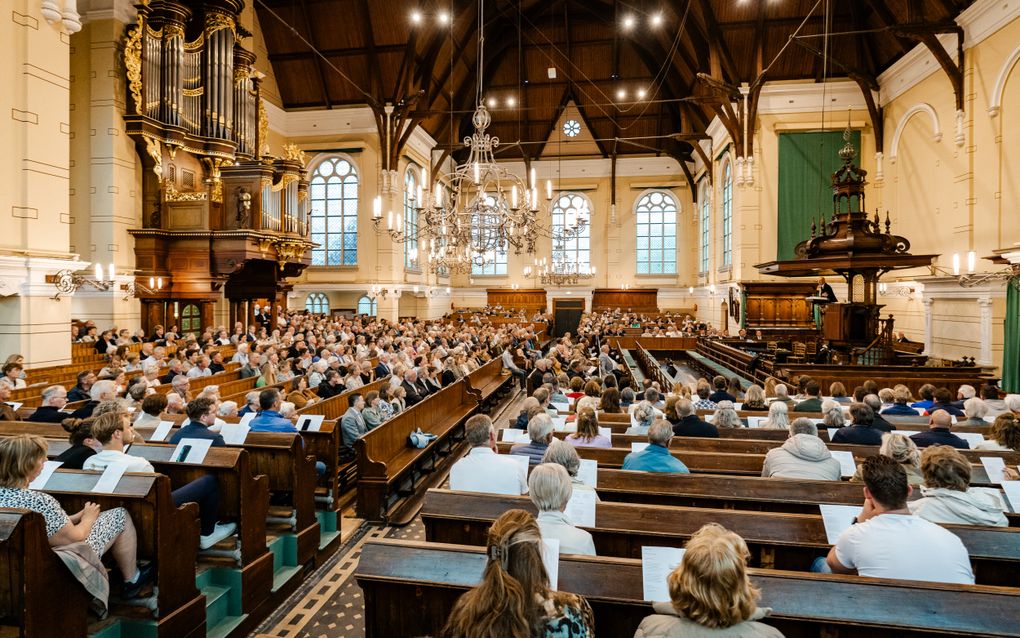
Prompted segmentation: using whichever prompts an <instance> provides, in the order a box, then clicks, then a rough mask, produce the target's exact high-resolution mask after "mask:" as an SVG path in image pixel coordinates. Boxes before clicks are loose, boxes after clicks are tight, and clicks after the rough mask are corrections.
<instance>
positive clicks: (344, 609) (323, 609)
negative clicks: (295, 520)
mask: <svg viewBox="0 0 1020 638" xmlns="http://www.w3.org/2000/svg"><path fill="white" fill-rule="evenodd" d="M524 398H525V396H524V394H523V393H520V392H518V393H517V394H516V395H515V396H514V398H513V399H511V400H510V401H509V402H508V403H507V404H506V405H505V406H504V407H503V408H502V409H501V410H498V411H497V412H496V414H495V415H494V421H495V424H496V428H497V429H498V428H499V427H500V426H501V425H500V424H502V425H503V427H505V425H506V420H507V419H508V418H510V415H514V416H516V415H517V413H518V412H519V411H520V405H521V404H522V403H523V402H524ZM353 517H354V511H353V509H352V510H345V511H344V512H343V518H344V520H351V519H353ZM380 538H392V539H398V540H411V541H424V540H425V528H424V526H423V525H422V522H421V516H420V515H418V516H415V517H414V519H413V520H412V521H411V522H410V523H409V524H407V525H405V526H404V527H391V526H389V525H381V524H377V523H369V522H367V521H366V522H362V523H361V525H360V528H359V529H358V531H357V532H355V533H354V535H353V536H352V537H351V539H350V540H349V541H347V543H345V544H344V546H343V547H341V548H340V550H339V551H337V553H336V554H335V555H334V556H333V557H332V558H330V559H329V560H328V561H327V562H326V563H325V564H324V565H323V566H322V567H320V568H319V569H318V570H316V572H315V573H314V574H312V575H311V576H309V577H308V579H307V580H306V581H305V584H304V585H302V586H301V587H300V588H299V589H298V590H297V591H296V592H294V594H293V595H291V597H290V598H288V599H287V600H286V601H284V603H283V604H282V605H280V607H279V608H278V609H277V610H276V611H275V612H274V613H273V614H271V615H270V616H269V618H267V619H266V620H265V622H263V623H262V625H260V626H259V628H258V629H257V630H256V631H255V632H254V633H253V634H252V636H255V637H257V638H263V637H266V638H268V637H270V636H271V637H272V638H362V637H363V636H364V635H365V621H364V612H365V605H364V601H363V600H362V598H361V588H360V587H358V584H357V582H356V581H355V579H354V570H355V569H357V567H358V559H359V558H360V557H361V548H362V547H363V546H364V544H365V542H366V541H370V540H377V539H380Z"/></svg>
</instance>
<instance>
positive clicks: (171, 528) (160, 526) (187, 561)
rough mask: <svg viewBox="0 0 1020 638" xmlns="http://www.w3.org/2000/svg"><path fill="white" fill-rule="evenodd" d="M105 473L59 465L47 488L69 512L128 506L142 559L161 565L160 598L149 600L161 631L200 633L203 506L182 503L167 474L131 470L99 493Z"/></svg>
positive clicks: (165, 634)
mask: <svg viewBox="0 0 1020 638" xmlns="http://www.w3.org/2000/svg"><path fill="white" fill-rule="evenodd" d="M100 476H101V474H100V473H99V472H82V471H79V470H63V469H58V470H57V471H56V472H54V473H53V475H52V476H51V477H50V479H49V481H48V482H47V483H46V487H45V488H44V490H43V491H45V492H46V493H47V494H50V495H52V496H53V497H54V498H56V499H57V500H58V501H59V502H60V505H61V506H62V507H63V508H64V511H66V512H78V511H81V509H82V507H84V505H85V503H86V502H88V501H91V502H94V503H97V504H98V505H99V507H100V508H101V509H103V510H107V509H112V508H115V507H123V508H125V509H126V510H127V511H128V513H129V514H130V515H131V520H132V521H133V522H134V525H135V529H136V531H137V533H138V557H139V558H140V559H142V560H150V561H153V562H154V563H155V580H154V581H153V584H154V586H155V589H154V592H155V596H154V598H153V599H151V600H150V601H149V602H150V603H154V605H153V606H152V607H151V608H152V609H153V611H154V614H155V615H156V616H157V618H158V620H157V631H158V635H159V636H161V637H166V638H171V637H172V638H178V637H181V636H188V635H190V634H191V633H192V632H196V631H198V630H199V629H200V628H201V627H203V626H204V624H205V596H203V595H202V594H201V593H200V592H199V590H198V588H197V587H196V585H195V562H196V560H197V552H198V533H199V529H198V528H199V525H198V505H196V504H194V503H187V504H185V505H182V506H181V507H176V506H175V505H174V503H173V499H172V497H171V496H170V479H169V478H167V477H166V476H162V475H159V474H125V475H124V476H123V477H122V478H121V480H120V482H119V483H118V484H117V488H116V490H115V491H114V493H112V494H96V493H94V492H92V491H91V490H92V488H93V487H94V486H95V484H96V482H97V481H98V480H99V477H100ZM47 593H48V594H49V595H50V596H53V595H57V594H58V593H59V592H56V591H51V592H47ZM53 601H54V599H53V598H50V602H51V603H53ZM139 602H144V601H139Z"/></svg>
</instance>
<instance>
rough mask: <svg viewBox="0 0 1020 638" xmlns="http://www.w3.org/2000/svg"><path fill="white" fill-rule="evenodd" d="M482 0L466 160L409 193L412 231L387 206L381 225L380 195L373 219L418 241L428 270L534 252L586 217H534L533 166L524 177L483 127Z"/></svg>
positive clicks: (399, 237)
mask: <svg viewBox="0 0 1020 638" xmlns="http://www.w3.org/2000/svg"><path fill="white" fill-rule="evenodd" d="M483 24H484V0H479V7H478V69H479V76H478V78H477V85H476V86H477V95H476V99H477V104H478V106H477V107H476V108H475V112H474V114H473V115H472V117H471V123H472V125H473V126H474V133H473V134H472V135H470V136H467V137H465V138H464V146H466V147H467V148H468V149H469V154H468V157H467V160H466V161H465V162H464V163H462V164H459V165H458V166H457V167H456V169H455V170H454V171H453V172H451V173H447V174H442V175H439V176H437V179H436V180H435V186H434V187H433V186H432V182H430V180H429V179H428V176H427V175H426V176H424V177H423V179H422V182H423V183H424V184H425V188H424V189H423V188H422V187H421V186H419V187H418V190H417V192H416V193H414V194H412V196H411V200H412V205H413V207H414V208H415V210H416V211H417V214H418V224H417V230H416V232H414V233H410V232H408V231H407V229H405V228H404V226H403V224H402V223H401V216H400V214H399V213H398V214H397V216H396V225H394V224H393V221H394V217H393V213H392V212H391V213H389V214H388V215H387V219H386V227H385V229H384V228H383V216H382V206H381V200H379V199H378V198H377V200H376V205H375V207H374V210H373V217H372V221H373V223H374V225H375V228H376V231H377V232H380V233H381V232H386V233H387V234H388V235H389V236H390V238H391V239H392V240H393V241H394V242H397V243H408V242H416V243H417V246H418V248H417V251H416V252H415V254H414V255H412V256H411V257H412V259H413V260H416V259H417V258H418V257H420V256H423V257H424V258H425V261H426V265H427V269H428V270H429V271H430V272H432V273H437V274H438V273H444V274H445V273H468V272H471V270H472V268H473V267H481V266H485V265H486V264H489V263H492V262H493V261H494V260H495V257H496V254H497V253H508V252H510V251H511V250H512V251H513V253H514V254H515V255H520V254H522V253H528V254H533V253H534V252H535V249H536V244H537V242H538V239H539V238H540V237H545V238H552V239H553V241H556V242H561V241H563V240H566V239H570V238H573V237H577V236H579V235H580V234H581V233H582V232H583V231H584V227H585V226H586V225H587V223H588V220H587V219H586V218H585V217H584V216H582V215H578V216H577V218H576V219H572V220H571V223H570V224H568V225H564V226H563V227H560V228H552V227H551V226H549V225H546V224H543V223H542V222H540V221H539V215H540V212H541V206H540V202H539V195H538V187H537V184H536V175H535V169H534V168H532V169H531V172H530V178H531V179H530V183H528V182H525V181H524V179H522V178H521V177H520V176H518V175H516V174H514V173H512V172H510V171H509V170H507V169H506V167H505V166H503V165H500V164H498V163H497V162H496V158H495V149H496V148H497V147H498V146H499V138H498V137H495V136H492V135H489V134H488V133H487V132H486V130H487V129H488V128H489V125H490V124H491V123H492V117H491V116H490V115H489V111H488V109H486V108H485V105H484V104H483V103H482V93H481V90H482V77H481V70H482V69H483V68H484V64H483V62H482V60H483V58H484V56H483V52H484V44H485V37H484V34H483V31H482V25H483ZM545 194H546V198H547V199H552V182H551V181H547V183H546V193H545Z"/></svg>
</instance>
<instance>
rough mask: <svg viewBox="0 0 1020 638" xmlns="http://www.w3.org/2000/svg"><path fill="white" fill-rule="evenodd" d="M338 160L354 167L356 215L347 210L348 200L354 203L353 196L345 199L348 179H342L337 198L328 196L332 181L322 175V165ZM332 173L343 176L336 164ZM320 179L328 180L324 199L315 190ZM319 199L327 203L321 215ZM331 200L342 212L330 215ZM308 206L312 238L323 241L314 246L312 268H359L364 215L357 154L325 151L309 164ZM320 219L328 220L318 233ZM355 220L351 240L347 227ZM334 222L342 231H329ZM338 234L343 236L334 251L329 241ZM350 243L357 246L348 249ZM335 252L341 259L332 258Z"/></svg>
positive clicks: (352, 171) (324, 185)
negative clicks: (359, 245)
mask: <svg viewBox="0 0 1020 638" xmlns="http://www.w3.org/2000/svg"><path fill="white" fill-rule="evenodd" d="M334 160H336V161H344V162H347V164H348V165H350V167H351V172H350V173H349V175H352V176H353V177H354V193H355V195H354V198H353V202H354V204H353V209H354V212H353V214H349V213H347V212H346V211H347V208H349V206H345V202H350V201H352V200H351V199H350V198H345V197H344V195H343V190H344V189H343V187H344V185H345V184H347V183H348V182H347V179H342V180H341V181H340V184H339V186H338V188H339V190H340V194H339V196H338V197H337V198H330V197H329V196H328V195H329V190H330V189H329V188H328V185H329V180H328V178H326V177H325V176H320V175H319V174H318V173H319V170H320V168H321V167H322V166H323V165H325V164H326V163H328V162H331V161H334ZM332 174H333V175H336V176H337V177H339V175H338V174H337V173H336V172H335V165H334V168H333V171H332ZM317 178H321V179H323V180H324V181H323V184H322V185H323V187H324V188H325V191H324V197H323V198H322V199H317V198H316V197H315V191H316V188H315V187H316V186H317V184H316V183H315V180H316V179H317ZM319 201H321V202H323V212H322V213H321V214H318V215H317V214H316V211H315V209H316V202H319ZM329 202H335V203H334V204H333V206H337V207H338V208H339V214H336V215H330V214H328V213H327V212H326V210H327V209H329V208H332V206H330V204H329ZM308 207H309V211H308V220H309V227H310V228H309V237H310V238H311V239H312V241H314V242H316V243H318V244H320V246H319V247H318V248H313V249H312V253H311V254H312V263H311V267H313V268H347V269H354V268H357V267H358V243H359V239H360V237H359V235H360V232H359V231H360V221H361V214H360V213H361V169H360V167H359V166H358V163H357V162H356V161H354V158H353V157H351V156H350V155H347V154H346V153H325V154H322V155H320V156H318V157H316V158H315V161H314V162H312V163H311V164H310V165H309V167H308ZM317 219H323V220H324V222H323V228H324V230H323V231H322V232H321V233H317V232H315V228H316V223H315V222H316V220H317ZM352 220H353V222H354V232H353V240H351V241H348V239H347V238H348V236H350V235H351V233H349V232H348V231H346V230H344V229H345V228H346V226H347V224H348V223H349V222H350V221H352ZM331 222H335V223H336V224H338V225H339V230H338V231H336V232H331V231H329V230H328V229H329V227H330V226H331V225H332V224H331ZM317 236H318V237H319V238H318V239H317V238H316V237H317ZM334 237H338V238H339V248H338V249H333V250H331V249H330V248H329V243H330V239H331V238H334ZM348 243H351V244H353V246H352V247H350V248H348V247H347V244H348ZM348 253H353V259H352V260H348V257H347V255H348ZM333 254H338V255H339V258H338V259H337V260H335V261H330V256H331V255H333ZM320 260H321V261H320Z"/></svg>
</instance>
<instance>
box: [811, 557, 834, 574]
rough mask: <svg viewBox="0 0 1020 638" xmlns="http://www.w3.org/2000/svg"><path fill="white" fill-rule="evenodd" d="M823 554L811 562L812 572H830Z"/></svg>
mask: <svg viewBox="0 0 1020 638" xmlns="http://www.w3.org/2000/svg"><path fill="white" fill-rule="evenodd" d="M825 558H826V557H825V556H819V557H818V558H816V559H815V560H814V562H813V563H811V572H812V573H814V574H831V573H832V569H831V568H830V567H829V563H828V561H826V559H825Z"/></svg>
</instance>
